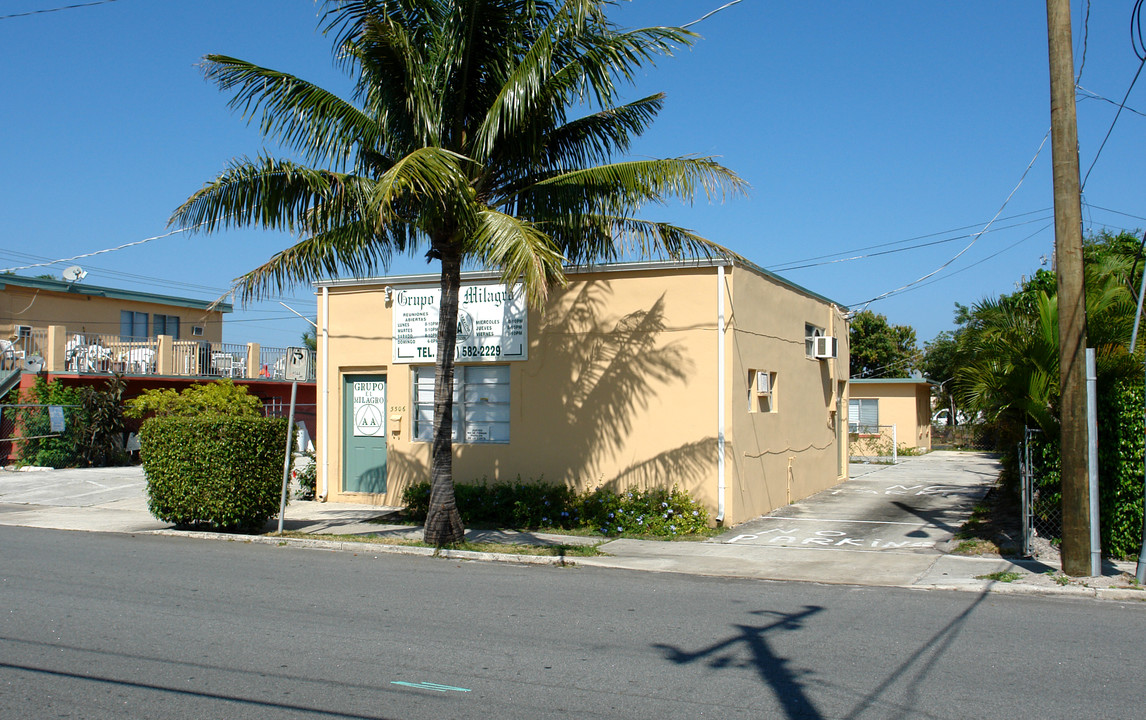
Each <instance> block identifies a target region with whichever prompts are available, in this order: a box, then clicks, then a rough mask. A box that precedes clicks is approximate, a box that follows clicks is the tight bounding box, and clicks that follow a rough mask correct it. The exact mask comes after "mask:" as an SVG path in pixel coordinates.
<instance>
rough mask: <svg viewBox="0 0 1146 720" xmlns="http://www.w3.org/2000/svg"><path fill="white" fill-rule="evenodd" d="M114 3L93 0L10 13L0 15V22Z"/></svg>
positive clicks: (108, 0) (111, 1) (107, 0)
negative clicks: (93, 0)
mask: <svg viewBox="0 0 1146 720" xmlns="http://www.w3.org/2000/svg"><path fill="white" fill-rule="evenodd" d="M115 1H116V0H95V2H86V3H78V4H76V5H62V6H60V7H54V8H45V9H43V10H29V11H28V12H22V13H12V14H11V15H0V20H11V19H12V18H18V17H28V16H29V15H43V14H44V13H54V12H61V11H63V10H75V9H77V8H86V7H91V6H93V5H106V4H108V3H113V2H115Z"/></svg>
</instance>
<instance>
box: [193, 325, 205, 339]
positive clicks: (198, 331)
mask: <svg viewBox="0 0 1146 720" xmlns="http://www.w3.org/2000/svg"><path fill="white" fill-rule="evenodd" d="M191 334H192V335H193V336H195V337H202V336H203V326H202V325H192V326H191Z"/></svg>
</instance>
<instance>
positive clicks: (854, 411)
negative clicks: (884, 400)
mask: <svg viewBox="0 0 1146 720" xmlns="http://www.w3.org/2000/svg"><path fill="white" fill-rule="evenodd" d="M848 432H849V433H851V434H853V435H855V434H859V435H878V434H879V400H877V399H875V398H870V399H869V398H852V399H850V400H848Z"/></svg>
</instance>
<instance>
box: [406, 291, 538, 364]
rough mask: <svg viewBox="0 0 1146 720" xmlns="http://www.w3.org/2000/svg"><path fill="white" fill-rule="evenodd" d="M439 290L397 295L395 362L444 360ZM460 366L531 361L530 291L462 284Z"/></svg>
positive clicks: (459, 328)
mask: <svg viewBox="0 0 1146 720" xmlns="http://www.w3.org/2000/svg"><path fill="white" fill-rule="evenodd" d="M441 297H442V292H441V289H440V288H437V287H425V288H409V287H407V288H401V289H398V290H395V292H394V299H393V311H394V362H397V363H431V362H433V361H434V359H435V358H437V355H438V311H439V309H440V308H441ZM457 332H458V335H457V338H458V344H457V348H456V349H455V350H454V359H455V360H456V361H458V362H505V361H506V360H527V359H529V356H528V347H529V338H528V329H527V327H526V307H525V290H524V288H523V287H522V286H521V284H520V283H518V284H517V285H515V286H514V287H513V289H512V290H507V289H506V287H505V286H504V285H497V284H490V285H462V288H461V300H460V302H459V308H458V329H457Z"/></svg>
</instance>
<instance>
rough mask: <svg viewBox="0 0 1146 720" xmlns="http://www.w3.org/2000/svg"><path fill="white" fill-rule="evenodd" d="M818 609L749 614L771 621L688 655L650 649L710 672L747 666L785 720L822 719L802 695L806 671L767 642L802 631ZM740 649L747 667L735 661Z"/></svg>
mask: <svg viewBox="0 0 1146 720" xmlns="http://www.w3.org/2000/svg"><path fill="white" fill-rule="evenodd" d="M823 609H824V608H822V607H820V606H818V605H806V606H805V607H804V609H803V610H801V611H799V612H793V613H782V612H777V611H775V610H753V611H752V612H751V613H750V614H752V615H761V616H766V617H770V618H774V620H773V621H772V622H768V623H764V624H762V625H733V627H734V628H735V629H736V632H735V633H734V634H733V635H732V636H730V637H728V638H725V639H724V640H720V641H718V642H716V643H713V644H712V645H710V646H708V647H706V648H703V649H700V650H695V651H692V652H687V651H684V650H682V649H680V648H676V647H673V646H671V645H663V644H659V643H658V644H656V645H654V646H653V647H655V648H657V649H659V650H661V651H662V652H664V654H665V657H666V658H667V659H668V660H670V661H671V662H674V663H676V664H677V665H688V664H691V663H695V662H707V663H708V666H709V667H711V668H714V669H721V668H726V667H746V666H751V667H754V668H755V669H756V672H757V673H758V674H759V675H760V679H761V680H763V681H764V684H765V685H767V686H769V687H771V688H772V691H773V693H775V695H776V699H777V700H778V701H779V702H780V706H781V707H782V708H783V709H784V716H785V717H787V718H803V719H806V718H823V717H824V715H823V714H821V713H820V712H819V710H817V709H816V706H815V705H814V704H813V703H812V700H811V698H810V697H808V693H807V692H806V691H805V688H804V683H803V682H802V678H803V677H804V676H805V675H807V674H808V673H810V672H811V671H810V670H802V669H798V668H794V667H793V666H792V665H791V664H790V662H791V661H790V659H789V658H784V657H780V656H778V655H777V654H776V653H775V652H774V651H773V650H772V646H771V645H770V644H769V642H768V637H767V636H768V635H769V634H770V633H776V632H790V631H793V630H799V629H800V628H802V627H803V624H804V621H805V620H806V619H807V618H809V617H811V616H813V615H815V614H817V613H819V612H821V611H823ZM741 646H743V647H744V648H746V649H747V650H748V652H749V653H750V655H751V660H749V661H748V662H747V663H745V662H743V661H739V660H738V658H737V655H738V649H739V648H740V647H741Z"/></svg>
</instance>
